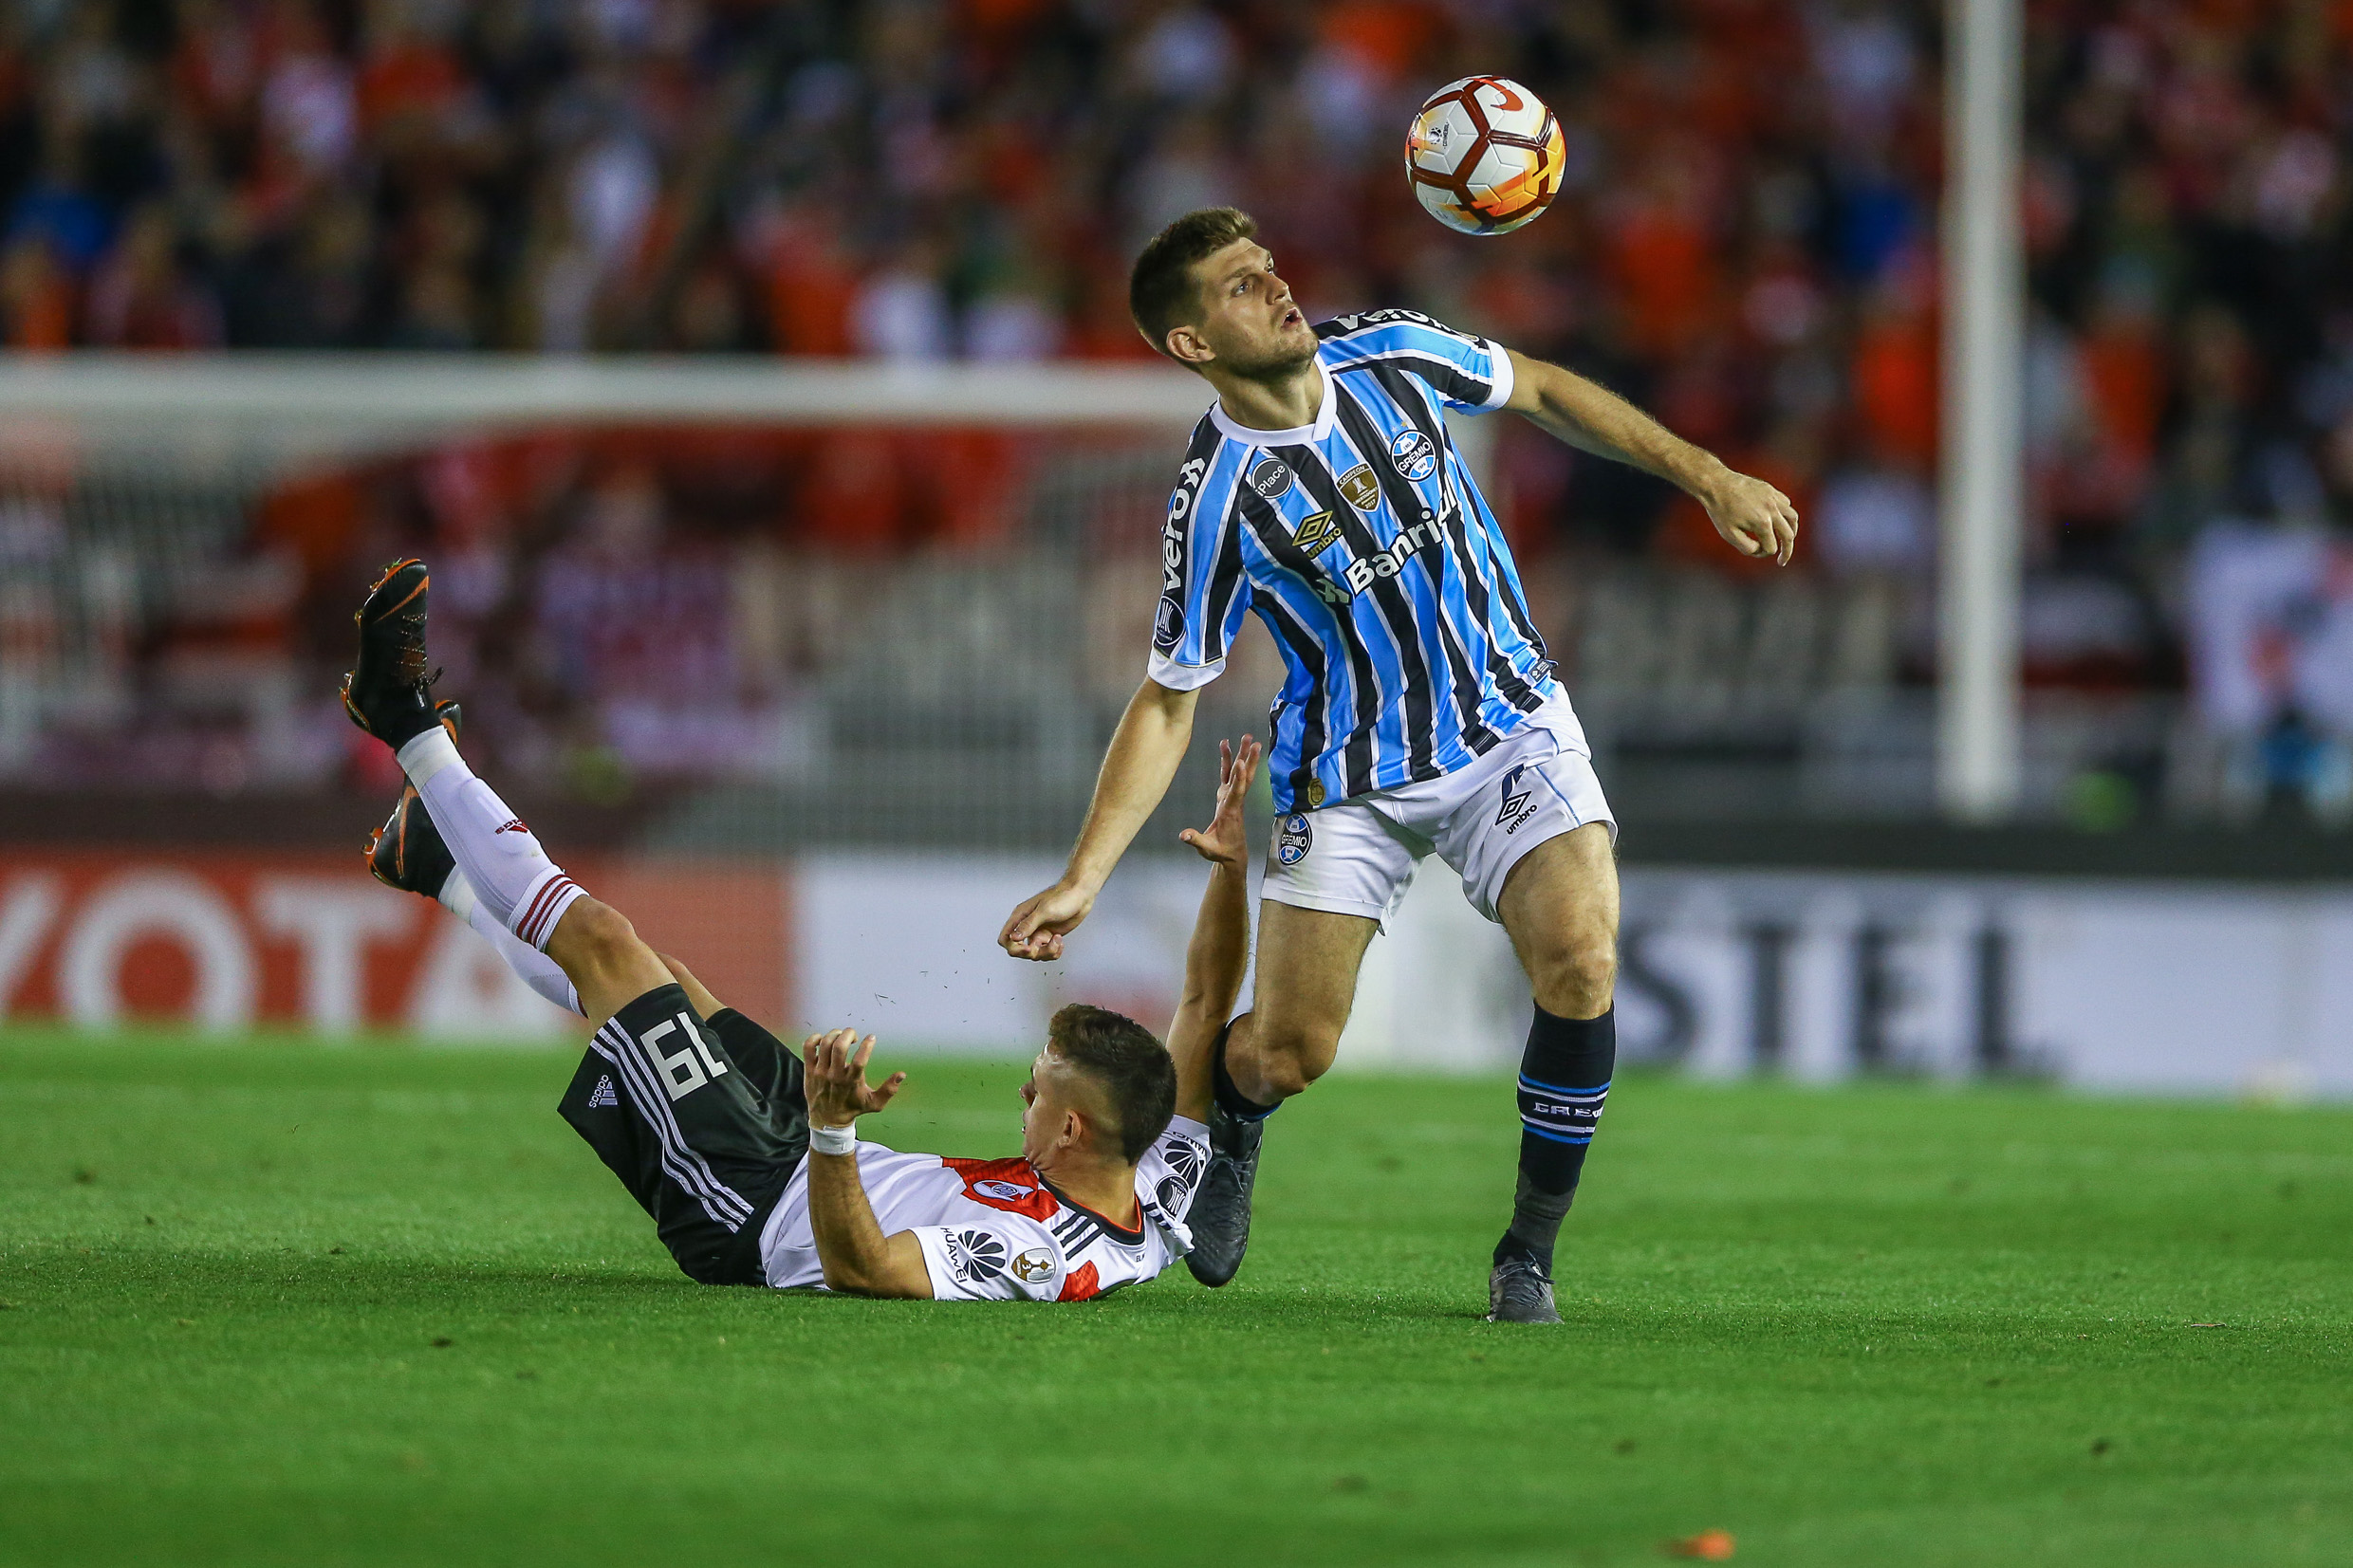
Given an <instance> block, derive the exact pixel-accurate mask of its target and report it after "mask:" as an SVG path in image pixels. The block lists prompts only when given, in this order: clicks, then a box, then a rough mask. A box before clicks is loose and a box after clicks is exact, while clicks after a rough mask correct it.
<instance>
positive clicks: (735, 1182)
mask: <svg viewBox="0 0 2353 1568" xmlns="http://www.w3.org/2000/svg"><path fill="white" fill-rule="evenodd" d="M557 1109H558V1110H560V1111H561V1112H562V1113H563V1115H564V1119H565V1121H568V1122H570V1123H571V1124H572V1128H573V1130H574V1131H575V1132H577V1133H579V1134H580V1135H581V1136H582V1137H584V1138H586V1139H587V1140H588V1146H589V1147H590V1148H591V1149H594V1150H595V1151H596V1152H597V1155H598V1157H599V1158H601V1159H602V1160H603V1161H604V1163H605V1164H606V1165H608V1166H610V1167H611V1168H612V1171H613V1174H615V1175H617V1176H619V1177H620V1178H621V1185H622V1186H624V1187H626V1188H628V1189H629V1191H630V1195H631V1196H633V1197H635V1198H636V1199H637V1200H638V1202H639V1204H640V1205H642V1206H643V1207H644V1209H645V1211H646V1212H647V1213H648V1214H650V1215H652V1216H653V1217H654V1227H655V1228H656V1230H658V1232H659V1233H660V1235H661V1239H662V1245H665V1246H667V1247H669V1248H670V1254H671V1256H672V1257H674V1258H676V1259H677V1260H678V1266H679V1267H680V1268H681V1269H684V1270H685V1271H686V1274H687V1277H688V1278H689V1279H692V1280H697V1281H700V1282H702V1283H704V1284H712V1285H735V1284H747V1285H752V1284H762V1283H765V1282H766V1277H765V1275H764V1274H763V1273H762V1270H761V1266H760V1229H761V1227H763V1226H764V1225H765V1224H767V1222H768V1216H769V1210H770V1209H772V1208H775V1207H776V1200H777V1199H778V1198H779V1197H781V1196H783V1194H784V1190H785V1184H786V1183H787V1182H788V1181H790V1180H791V1179H792V1173H793V1171H797V1170H798V1169H800V1165H801V1161H802V1159H803V1158H804V1157H805V1156H806V1154H807V1153H808V1101H807V1099H806V1098H805V1097H804V1096H803V1093H802V1088H801V1063H800V1061H798V1060H797V1059H796V1058H795V1057H794V1056H793V1055H792V1053H791V1052H789V1051H787V1050H786V1049H785V1047H784V1045H783V1044H782V1043H781V1042H778V1040H777V1039H776V1037H775V1036H774V1035H772V1034H769V1032H768V1031H767V1030H766V1029H763V1028H762V1027H760V1025H758V1024H754V1023H753V1022H752V1021H751V1020H750V1019H748V1018H746V1017H745V1016H744V1015H743V1014H741V1013H739V1012H737V1011H735V1009H733V1008H732V1007H728V1008H723V1009H721V1010H720V1011H719V1012H718V1013H716V1014H714V1015H713V1017H712V1018H711V1019H710V1020H708V1021H705V1020H702V1019H698V1018H697V1017H695V1009H694V1008H693V1007H691V1006H689V1005H687V1000H686V992H685V990H684V989H682V988H681V987H677V986H664V987H661V988H660V989H658V990H652V991H648V992H646V993H645V994H644V995H643V996H641V997H639V998H638V999H637V1000H636V1001H635V1002H632V1003H630V1004H629V1005H627V1006H626V1007H623V1008H622V1009H621V1011H620V1012H617V1013H615V1014H614V1015H613V1016H612V1018H611V1019H610V1020H609V1021H608V1022H607V1023H606V1024H604V1026H603V1027H602V1028H601V1029H599V1030H598V1031H597V1032H596V1037H595V1038H594V1039H593V1040H591V1041H590V1042H588V1052H587V1054H586V1055H585V1056H584V1057H582V1058H581V1061H580V1071H579V1072H577V1073H575V1074H573V1075H572V1086H571V1087H570V1088H569V1089H567V1090H565V1094H564V1099H563V1102H562V1103H561V1104H560V1105H559V1106H558V1107H557Z"/></svg>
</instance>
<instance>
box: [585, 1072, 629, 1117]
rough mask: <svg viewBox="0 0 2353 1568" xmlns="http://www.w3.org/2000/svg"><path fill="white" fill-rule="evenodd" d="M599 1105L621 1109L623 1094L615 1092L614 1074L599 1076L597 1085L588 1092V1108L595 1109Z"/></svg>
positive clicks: (610, 1108) (609, 1108)
mask: <svg viewBox="0 0 2353 1568" xmlns="http://www.w3.org/2000/svg"><path fill="white" fill-rule="evenodd" d="M599 1107H603V1108H605V1109H608V1110H616V1111H618V1110H619V1109H621V1096H619V1095H617V1094H615V1093H613V1075H612V1074H610V1073H605V1074H602V1075H601V1076H599V1078H598V1079H597V1086H596V1087H595V1088H594V1089H591V1090H590V1091H589V1092H588V1108H589V1109H590V1110H591V1111H594V1110H596V1109H598V1108H599Z"/></svg>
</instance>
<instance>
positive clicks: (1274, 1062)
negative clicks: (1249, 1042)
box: [1258, 1022, 1340, 1099]
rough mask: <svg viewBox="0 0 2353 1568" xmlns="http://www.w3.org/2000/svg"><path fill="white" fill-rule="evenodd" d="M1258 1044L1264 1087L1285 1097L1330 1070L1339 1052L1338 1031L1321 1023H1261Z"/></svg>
mask: <svg viewBox="0 0 2353 1568" xmlns="http://www.w3.org/2000/svg"><path fill="white" fill-rule="evenodd" d="M1258 1047H1259V1070H1260V1072H1261V1073H1262V1074H1263V1075H1264V1077H1265V1079H1266V1081H1267V1087H1268V1088H1269V1089H1271V1090H1272V1091H1274V1093H1275V1094H1276V1095H1277V1096H1279V1097H1281V1098H1285V1099H1288V1098H1290V1097H1291V1096H1293V1095H1295V1094H1298V1093H1300V1092H1301V1091H1302V1090H1304V1089H1306V1087H1307V1085H1308V1084H1310V1083H1313V1082H1314V1081H1315V1080H1316V1079H1320V1078H1322V1077H1323V1076H1324V1075H1325V1073H1327V1072H1329V1071H1330V1070H1331V1065H1332V1061H1333V1059H1334V1058H1335V1057H1337V1056H1338V1055H1339V1054H1340V1030H1339V1028H1338V1027H1336V1026H1333V1025H1328V1024H1309V1023H1288V1022H1283V1023H1276V1024H1272V1025H1271V1026H1269V1025H1263V1024H1262V1025H1261V1026H1260V1030H1259V1036H1258Z"/></svg>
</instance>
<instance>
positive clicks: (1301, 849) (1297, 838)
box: [1274, 811, 1315, 866]
mask: <svg viewBox="0 0 2353 1568" xmlns="http://www.w3.org/2000/svg"><path fill="white" fill-rule="evenodd" d="M1314 842H1315V830H1314V829H1313V828H1310V827H1309V826H1308V825H1307V818H1306V813H1304V812H1298V811H1294V812H1292V813H1291V814H1290V815H1289V816H1288V817H1286V818H1284V819H1283V820H1282V821H1280V822H1278V823H1276V824H1275V832H1274V858H1275V859H1277V860H1278V861H1280V862H1282V863H1283V864H1284V865H1287V866H1295V865H1297V864H1298V863H1299V862H1300V861H1302V860H1304V859H1306V858H1307V850H1308V848H1309V847H1310V846H1311V845H1313V844H1314Z"/></svg>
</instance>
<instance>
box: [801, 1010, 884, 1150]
mask: <svg viewBox="0 0 2353 1568" xmlns="http://www.w3.org/2000/svg"><path fill="white" fill-rule="evenodd" d="M873 1055H874V1036H872V1035H868V1036H867V1037H866V1038H865V1039H863V1040H860V1039H859V1038H858V1031H857V1030H856V1029H830V1030H827V1031H826V1032H825V1033H824V1034H821V1035H811V1036H809V1037H808V1038H807V1039H806V1040H805V1041H803V1042H801V1067H802V1091H803V1093H804V1094H805V1095H806V1098H807V1100H808V1116H809V1125H810V1126H812V1127H842V1126H845V1125H847V1124H848V1123H849V1122H851V1121H853V1120H855V1119H856V1118H858V1117H860V1116H867V1115H870V1114H872V1113H874V1112H876V1111H880V1110H881V1109H883V1108H884V1107H885V1106H887V1105H889V1104H890V1102H891V1098H892V1097H893V1096H895V1095H897V1094H898V1093H899V1086H900V1085H902V1084H904V1083H905V1082H906V1081H907V1075H906V1074H904V1073H893V1074H892V1075H891V1076H890V1077H888V1078H886V1079H883V1080H882V1081H881V1082H880V1084H869V1083H868V1082H867V1081H866V1061H867V1060H868V1059H869V1058H870V1057H872V1056H873Z"/></svg>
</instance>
